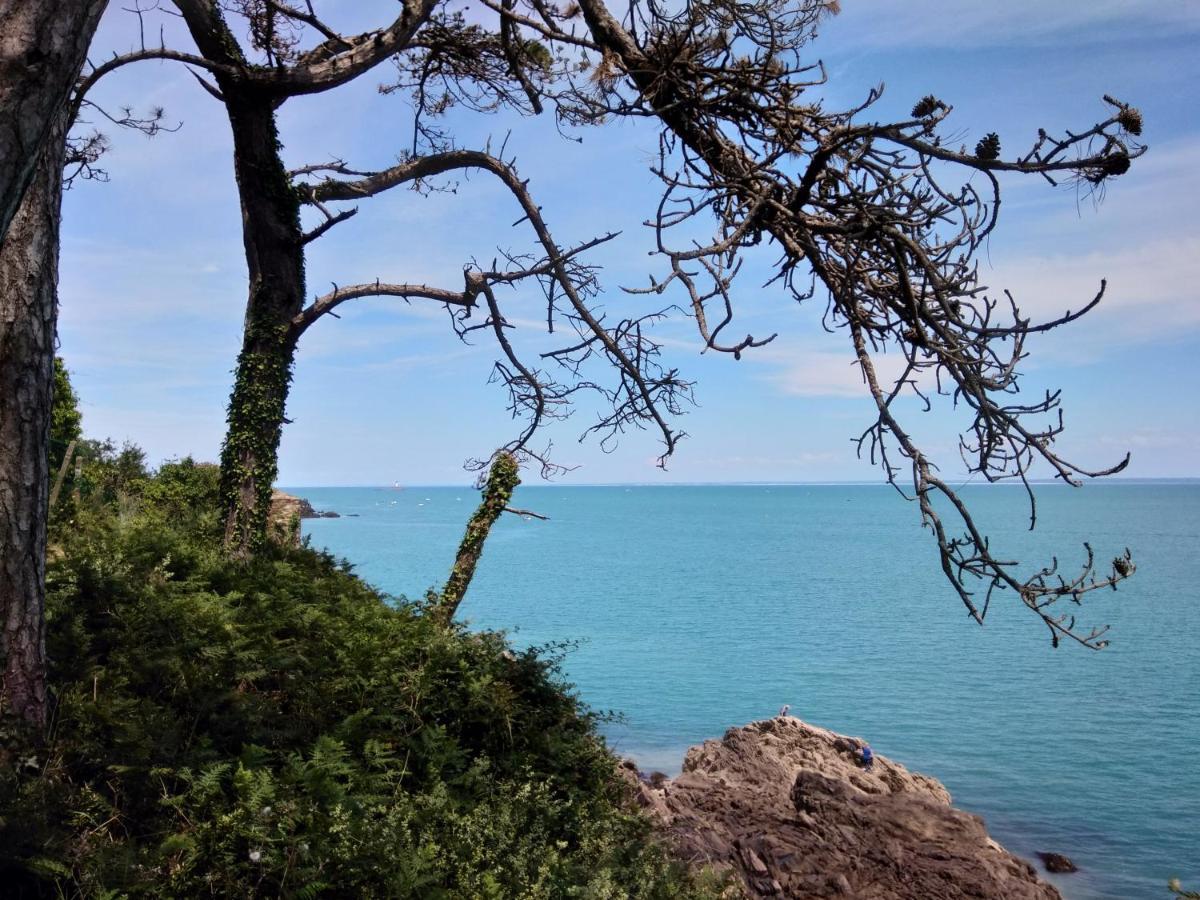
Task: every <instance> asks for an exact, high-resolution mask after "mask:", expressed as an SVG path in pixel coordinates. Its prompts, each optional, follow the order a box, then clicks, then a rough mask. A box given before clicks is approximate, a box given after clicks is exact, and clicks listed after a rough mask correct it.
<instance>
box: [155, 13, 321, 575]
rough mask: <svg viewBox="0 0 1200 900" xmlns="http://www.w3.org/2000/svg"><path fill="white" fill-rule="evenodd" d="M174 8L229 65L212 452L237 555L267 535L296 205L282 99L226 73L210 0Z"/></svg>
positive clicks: (237, 52) (229, 47)
mask: <svg viewBox="0 0 1200 900" xmlns="http://www.w3.org/2000/svg"><path fill="white" fill-rule="evenodd" d="M178 7H179V10H180V13H181V14H182V15H183V18H184V20H185V22H186V23H187V26H188V31H189V32H190V33H191V35H192V39H193V40H194V41H195V42H196V46H197V47H198V48H199V49H200V52H201V53H202V54H203V55H204V56H205V57H206V58H207V59H210V60H212V61H213V62H215V63H218V64H220V65H222V66H225V67H227V69H228V70H233V71H228V70H227V71H223V72H218V73H216V74H215V78H216V81H217V87H218V88H219V89H220V92H221V97H222V99H223V100H224V103H225V111H226V114H227V115H228V117H229V125H230V128H231V130H232V132H233V166H234V174H235V176H236V179H237V185H238V195H239V197H240V198H241V205H242V242H243V244H244V245H245V248H246V268H247V270H248V275H249V281H250V293H249V297H248V298H247V301H246V322H245V327H244V331H243V336H242V352H241V353H240V354H239V355H238V360H237V367H236V369H235V370H234V382H233V392H232V395H231V396H230V398H229V410H228V415H227V417H226V422H227V430H226V432H225V443H224V445H223V446H222V449H221V496H222V501H223V503H224V505H225V546H226V548H227V549H228V550H229V552H230V553H231V554H232V555H233V556H235V557H238V558H246V557H249V556H252V555H253V554H254V553H255V551H257V550H258V548H259V547H261V546H262V544H263V542H264V541H265V540H266V536H267V519H268V516H269V514H270V505H271V486H272V485H273V484H274V482H275V475H276V472H277V468H278V464H277V460H278V453H279V438H280V435H281V433H282V430H283V423H284V411H285V408H286V406H287V396H288V388H289V386H290V384H291V378H292V361H293V358H294V356H295V352H296V337H295V332H294V329H293V327H292V319H293V318H294V317H295V316H296V315H297V314H298V313H299V312H300V309H301V308H302V306H303V304H304V240H303V232H302V231H301V229H300V203H299V201H298V199H297V197H296V194H295V191H294V190H293V189H292V183H291V179H290V178H289V177H288V173H287V170H286V169H285V168H284V165H283V160H282V157H281V156H280V149H281V148H280V144H279V132H278V129H277V128H276V123H275V113H276V110H278V108H279V106H280V105H281V104H282V102H283V99H284V96H283V95H280V94H278V93H274V92H272V91H270V90H267V89H264V88H261V87H258V86H256V85H254V84H253V83H251V82H250V81H248V80H247V79H245V78H243V77H241V76H240V75H239V74H236V73H237V72H245V71H246V70H247V69H248V68H249V67H248V64H247V62H246V58H245V56H244V54H243V53H242V50H241V48H240V46H239V45H238V42H237V39H236V38H235V37H234V36H233V33H232V32H231V31H230V30H229V26H228V25H227V24H226V22H225V20H224V18H223V16H222V14H221V9H220V6H219V5H217V4H214V3H179V4H178Z"/></svg>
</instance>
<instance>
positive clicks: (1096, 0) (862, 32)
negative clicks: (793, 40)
mask: <svg viewBox="0 0 1200 900" xmlns="http://www.w3.org/2000/svg"><path fill="white" fill-rule="evenodd" d="M1100 28H1103V29H1104V31H1103V32H1099V31H1098V29H1100ZM1197 30H1200V4H1198V3H1196V2H1195V0H1156V2H1154V3H1144V2H1134V0H1089V2H1079V0H1008V2H1006V3H989V2H983V0H949V2H948V0H905V2H903V3H901V2H898V0H856V2H852V3H847V4H845V7H844V11H843V13H842V15H840V16H839V17H838V18H837V19H835V20H834V21H833V22H832V23H830V24H829V25H828V26H827V27H826V31H827V32H828V33H829V34H831V35H832V34H835V33H844V35H845V36H846V37H847V38H848V37H849V36H850V35H853V36H854V45H855V46H858V47H864V46H874V47H906V48H912V47H955V48H962V47H979V46H989V45H1003V44H1015V43H1023V44H1029V43H1035V42H1038V41H1046V40H1049V39H1055V40H1063V39H1069V38H1076V39H1078V38H1080V37H1082V38H1088V37H1094V36H1105V35H1107V36H1108V37H1121V38H1128V37H1130V36H1131V34H1135V33H1146V34H1173V35H1178V34H1180V33H1188V32H1192V31H1197Z"/></svg>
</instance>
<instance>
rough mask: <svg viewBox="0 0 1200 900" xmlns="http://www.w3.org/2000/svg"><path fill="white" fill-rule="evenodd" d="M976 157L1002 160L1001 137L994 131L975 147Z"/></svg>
mask: <svg viewBox="0 0 1200 900" xmlns="http://www.w3.org/2000/svg"><path fill="white" fill-rule="evenodd" d="M975 155H976V156H978V157H979V158H980V159H999V158H1000V135H998V134H996V132H994V131H992V132H989V133H988V134H987V136H986V137H984V138H983V139H982V140H980V142H979V143H978V144H976V145H975Z"/></svg>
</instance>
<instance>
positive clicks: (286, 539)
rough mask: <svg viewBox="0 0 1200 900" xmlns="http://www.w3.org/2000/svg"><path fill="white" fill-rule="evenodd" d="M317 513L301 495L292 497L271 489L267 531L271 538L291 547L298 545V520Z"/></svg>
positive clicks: (311, 516) (310, 517)
mask: <svg viewBox="0 0 1200 900" xmlns="http://www.w3.org/2000/svg"><path fill="white" fill-rule="evenodd" d="M316 515H317V512H316V510H314V509H313V508H312V504H311V503H309V502H308V501H307V500H305V499H304V498H303V497H293V496H292V495H291V494H285V493H284V492H283V491H271V511H270V513H268V517H267V531H268V533H269V534H270V536H271V539H272V540H274V541H277V542H279V543H280V544H284V545H290V546H292V547H299V546H300V520H301V519H312V518H315V517H316Z"/></svg>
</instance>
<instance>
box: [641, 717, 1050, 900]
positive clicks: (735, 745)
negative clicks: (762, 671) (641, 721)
mask: <svg viewBox="0 0 1200 900" xmlns="http://www.w3.org/2000/svg"><path fill="white" fill-rule="evenodd" d="M857 747H858V742H856V741H855V740H854V739H852V738H848V737H845V736H843V735H839V734H836V733H834V732H832V731H828V730H826V729H823V728H817V727H815V726H812V725H809V724H807V723H805V722H803V721H801V720H799V719H796V718H787V717H780V718H775V719H768V720H765V721H761V722H753V723H751V724H749V725H746V726H744V727H742V728H732V729H730V730H729V731H728V732H726V734H725V736H724V737H723V738H722V739H721V740H712V741H705V742H704V744H702V745H700V746H698V747H693V748H692V749H691V750H689V751H688V753H687V757H686V758H685V760H684V763H683V772H682V774H680V775H679V776H678V777H676V778H673V779H664V778H661V777H654V778H652V779H651V780H650V781H649V782H647V781H646V780H645V779H642V778H638V777H637V774H636V770H634V769H631V768H629V766H631V765H632V764H628V765H627V768H626V770H625V771H626V774H627V776H628V777H630V780H631V781H633V782H636V790H637V797H638V801H639V803H641V805H642V806H644V807H646V808H647V809H648V810H649V811H650V812H651V814H652V815H653V817H654V818H656V819H658V820H659V821H660V822H661V823H662V825H663V826H664V827H665V829H666V831H667V832H668V834H669V835H670V838H671V839H672V841H673V842H674V844H675V847H676V849H677V851H678V853H679V854H680V855H681V856H682V857H683V858H684V859H686V860H688V861H689V862H693V863H696V864H711V865H714V866H716V867H718V868H727V869H730V870H731V871H732V872H733V873H734V874H735V875H736V876H737V878H738V880H739V881H740V882H741V883H742V885H743V887H744V888H745V890H746V892H747V894H748V895H749V896H750V897H791V898H851V897H852V898H863V900H867V898H870V900H958V898H976V900H979V898H995V900H1001V898H1004V900H1059V898H1060V895H1059V893H1058V891H1056V890H1055V889H1054V888H1052V887H1050V886H1049V885H1047V884H1044V883H1042V882H1040V881H1039V880H1038V878H1037V875H1036V873H1035V870H1034V868H1033V866H1031V865H1030V864H1029V863H1027V862H1025V861H1024V860H1021V859H1019V858H1017V857H1015V856H1013V855H1012V854H1011V853H1009V852H1008V851H1007V850H1005V849H1004V848H1003V847H1001V846H1000V845H999V844H997V843H996V842H995V841H993V840H992V839H991V838H990V837H989V836H988V833H987V830H986V829H985V827H984V824H983V821H982V820H981V819H980V818H979V817H978V816H974V815H971V814H969V813H966V812H963V811H962V810H958V809H955V808H954V807H952V806H951V805H950V793H949V792H948V791H947V790H946V788H945V787H944V786H943V785H942V784H941V783H940V782H938V781H937V780H935V779H933V778H929V777H928V776H925V775H921V774H919V773H916V772H910V771H909V770H908V769H906V768H905V767H904V766H902V765H899V764H898V763H894V762H892V761H891V760H889V759H887V758H885V757H882V756H878V755H876V757H875V763H874V766H873V768H872V770H871V771H865V770H864V769H863V768H862V767H861V766H860V764H859V762H858V760H857V757H856V755H855V750H856V749H857Z"/></svg>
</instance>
